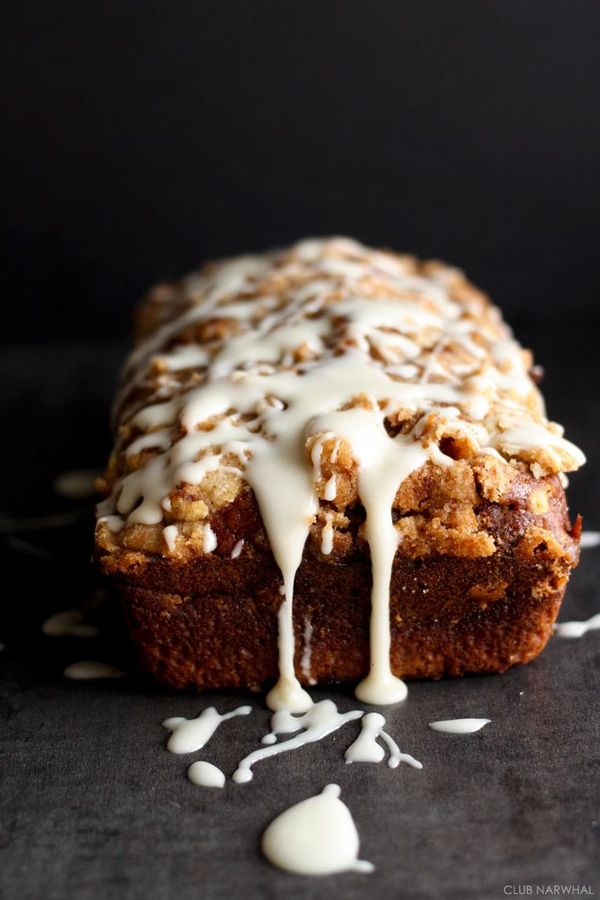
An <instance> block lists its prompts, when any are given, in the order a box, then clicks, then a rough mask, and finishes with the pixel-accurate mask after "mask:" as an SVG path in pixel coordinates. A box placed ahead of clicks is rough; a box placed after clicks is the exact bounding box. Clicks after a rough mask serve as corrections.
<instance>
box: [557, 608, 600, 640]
mask: <svg viewBox="0 0 600 900" xmlns="http://www.w3.org/2000/svg"><path fill="white" fill-rule="evenodd" d="M599 628H600V613H596V615H595V616H592V617H591V619H587V621H585V622H556V624H555V625H554V634H556V635H557V636H558V637H562V638H580V637H583V635H584V634H587V633H588V631H596V630H598V629H599Z"/></svg>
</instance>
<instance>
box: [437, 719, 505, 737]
mask: <svg viewBox="0 0 600 900" xmlns="http://www.w3.org/2000/svg"><path fill="white" fill-rule="evenodd" d="M491 721H492V720H491V719H440V720H439V721H438V722H430V723H429V727H430V728H431V729H432V730H433V731H444V732H446V733H447V734H473V733H474V732H476V731H481V729H482V728H483V727H484V726H485V725H489V723H490V722H491Z"/></svg>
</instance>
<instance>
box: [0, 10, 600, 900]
mask: <svg viewBox="0 0 600 900" xmlns="http://www.w3.org/2000/svg"><path fill="white" fill-rule="evenodd" d="M0 34H1V36H2V37H1V40H2V42H3V45H4V46H3V54H2V60H3V86H4V108H3V111H2V113H1V116H0V129H1V131H2V136H3V141H2V151H1V157H0V181H1V182H2V184H3V192H4V196H3V198H2V210H3V216H2V218H3V223H2V226H3V229H4V230H5V234H4V236H3V240H2V249H3V252H4V254H5V258H4V260H3V261H2V268H1V270H0V271H1V272H2V288H3V305H2V318H1V320H0V321H1V322H2V328H1V329H0V342H1V343H3V344H4V346H3V347H2V352H0V385H1V387H0V422H1V423H2V427H3V434H2V440H1V441H0V472H2V473H3V478H2V479H1V480H0V571H1V572H2V586H3V588H2V602H0V723H1V726H2V727H1V728H0V754H3V758H5V759H6V760H7V765H6V766H3V767H2V771H1V772H0V898H1V900H30V898H31V900H39V898H40V897H44V898H45V900H99V898H101V900H138V898H140V900H141V898H143V900H172V898H173V897H177V898H179V900H198V898H199V897H202V898H207V900H208V898H210V900H231V898H238V897H248V898H252V900H254V898H261V900H262V898H267V897H268V898H271V900H287V898H289V897H293V898H294V900H316V898H321V897H327V898H335V900H338V898H339V900H364V897H366V896H368V897H370V898H373V900H375V898H377V900H379V898H381V900H391V898H393V900H434V898H435V900H438V898H440V897H443V898H444V900H498V898H502V897H504V896H506V892H505V891H504V886H505V885H509V886H510V885H514V886H519V885H521V886H523V885H542V886H544V885H554V884H560V885H566V886H568V885H576V886H580V887H581V886H587V885H590V890H593V891H594V892H595V894H596V895H598V894H599V893H600V871H599V868H598V859H599V854H598V850H597V848H598V835H599V834H600V824H599V821H600V820H599V818H598V808H599V804H598V800H599V797H598V786H599V780H598V771H599V768H598V767H599V765H600V759H599V754H598V746H600V733H599V728H598V725H599V721H598V715H597V712H596V710H597V698H598V691H599V689H600V642H599V638H600V634H599V633H598V632H596V633H595V634H590V635H588V636H587V637H585V638H582V639H581V640H580V641H560V640H559V639H553V640H552V641H551V642H550V645H549V647H548V648H547V649H546V651H545V652H544V654H542V656H541V657H540V658H539V659H538V660H537V661H536V662H535V663H533V664H532V665H530V666H526V667H521V668H516V669H513V670H511V671H510V672H507V673H506V674H505V675H503V676H501V677H498V678H496V677H493V678H472V679H463V680H461V681H460V682H448V681H446V682H441V683H438V684H431V683H414V684H412V685H411V687H410V694H409V699H408V700H407V701H406V703H404V704H400V705H399V706H397V707H394V708H391V709H389V710H386V716H387V717H388V729H389V731H390V733H392V734H393V735H394V736H395V737H396V738H398V740H399V741H400V743H401V744H402V749H403V750H406V751H407V752H412V753H414V754H415V755H416V756H417V757H418V758H420V759H422V760H423V762H424V765H425V768H424V770H423V772H422V773H417V772H414V771H412V770H408V769H406V767H400V769H398V770H396V772H390V770H388V769H386V768H385V767H383V766H373V767H370V766H366V767H363V768H361V767H359V766H357V767H356V770H355V771H354V769H355V767H349V768H346V767H344V766H343V764H342V763H341V759H342V753H343V750H344V749H345V747H346V746H347V742H346V736H345V735H343V734H340V735H339V736H333V737H332V738H331V739H329V742H325V741H324V742H323V743H322V744H319V745H318V746H313V747H312V748H306V750H304V751H299V752H298V754H297V755H296V756H295V757H294V758H293V759H292V758H291V757H290V758H289V759H287V760H283V759H282V761H281V764H280V765H279V766H278V765H277V764H276V762H275V761H273V766H272V768H271V770H270V771H266V769H265V770H263V771H257V775H256V780H255V785H254V787H252V786H245V787H243V788H237V787H235V786H233V785H231V784H229V785H228V786H227V787H226V789H225V796H224V797H223V796H222V795H221V794H220V792H203V791H201V790H200V789H198V788H192V786H191V785H190V784H189V783H188V782H187V781H186V778H185V769H186V763H187V762H188V761H187V760H186V761H182V760H180V759H179V760H178V758H177V757H171V756H170V755H169V754H167V753H166V752H164V749H163V747H164V740H165V733H164V730H163V729H162V728H161V727H160V722H161V721H162V720H163V719H164V718H166V717H167V716H171V715H179V714H181V715H185V716H187V717H192V716H195V715H197V714H198V712H199V709H200V708H201V707H202V706H207V705H209V704H210V703H216V704H217V706H218V708H219V709H223V708H231V707H233V706H234V705H237V704H238V703H239V702H241V701H240V698H239V697H238V696H235V697H234V696H232V695H217V694H209V695H208V696H206V695H205V696H204V697H203V698H201V699H199V698H197V697H196V696H194V695H185V694H183V695H182V694H178V695H175V694H174V693H172V692H168V691H166V690H162V689H160V688H159V687H156V686H153V685H150V684H148V683H146V682H144V681H142V680H140V677H139V675H136V674H135V673H134V672H132V671H131V662H132V651H131V649H130V648H129V647H128V646H127V644H126V642H125V638H124V635H123V634H122V632H121V631H120V629H119V626H118V624H117V623H116V622H115V621H114V618H113V615H114V611H113V610H112V608H111V607H110V605H108V606H104V607H100V608H99V609H98V610H96V611H95V612H94V611H92V612H91V613H90V615H92V616H94V615H96V616H98V624H99V625H100V626H101V633H100V637H99V638H97V639H93V640H91V641H90V640H88V641H86V640H83V639H78V638H69V637H67V638H47V637H45V636H44V635H43V634H42V632H41V628H40V626H41V623H42V622H43V621H44V619H45V618H46V617H47V616H48V615H49V614H51V613H53V612H56V611H57V610H59V609H67V608H70V607H79V606H81V605H86V604H87V603H89V601H90V598H91V597H93V596H94V593H95V589H96V588H97V582H96V580H95V576H94V575H93V570H92V567H91V565H90V553H91V545H92V532H93V511H92V501H91V500H83V501H74V500H68V499H66V498H61V497H58V496H57V495H56V493H55V492H54V491H53V487H52V485H53V480H54V478H55V476H56V475H57V474H58V473H60V472H63V471H65V470H69V469H76V468H83V467H85V468H87V467H92V468H100V467H102V466H103V464H104V462H105V459H106V454H107V452H108V446H109V443H110V435H109V431H108V427H107V421H108V407H109V404H110V398H111V396H112V395H113V391H114V382H115V378H116V372H117V369H118V366H119V362H120V360H121V359H122V357H123V354H124V352H125V350H126V346H127V340H128V335H129V333H130V315H131V307H132V304H133V303H134V301H135V300H136V298H137V297H138V296H139V294H140V293H141V292H142V291H143V290H144V289H145V287H146V286H147V285H148V284H149V283H150V282H152V281H154V280H156V279H158V278H164V277H176V276H178V275H179V274H181V273H183V272H185V271H186V270H189V269H191V268H193V267H194V266H196V265H197V264H198V263H199V262H200V261H201V260H202V259H203V258H204V257H206V256H210V255H219V254H226V253H237V252H240V251H242V250H245V249H249V250H261V249H263V248H265V247H267V246H269V245H273V244H284V243H285V242H288V241H291V240H294V239H296V238H297V237H301V236H304V235H306V234H319V233H320V234H327V233H335V232H338V233H340V232H341V233H347V234H350V235H353V236H356V237H358V238H359V239H362V240H363V241H365V242H367V243H373V244H379V243H380V244H387V245H390V246H394V247H397V248H401V249H411V250H414V251H415V252H417V253H419V254H421V255H424V256H427V255H439V256H443V257H446V258H447V259H448V260H449V261H451V262H453V263H457V264H459V265H461V266H462V267H464V268H465V269H466V270H467V272H468V273H469V274H470V275H471V276H472V277H473V279H474V280H475V281H477V282H478V283H480V284H481V285H482V286H484V287H486V288H487V289H488V290H489V291H490V293H491V294H492V296H493V297H494V299H495V300H496V301H497V302H498V303H499V304H500V305H501V306H502V307H503V309H504V310H505V312H506V314H507V318H508V319H509V320H510V322H511V323H512V324H513V325H514V326H515V327H516V331H517V335H518V336H519V337H520V338H521V339H522V341H523V342H524V343H525V344H527V345H530V346H533V347H534V348H535V351H536V356H537V358H538V360H539V361H540V362H541V363H542V364H543V365H544V367H545V369H546V378H545V382H544V386H543V387H544V393H545V396H546V398H547V400H548V408H549V412H550V414H551V416H552V417H553V418H555V419H557V420H558V421H560V422H562V423H563V424H564V425H565V426H566V433H567V436H568V437H570V438H571V439H572V440H574V441H575V442H576V443H578V444H580V445H581V447H582V448H583V449H584V451H585V452H586V454H587V455H588V465H587V466H586V467H585V468H584V469H583V471H582V472H581V473H577V474H576V475H574V476H573V477H572V484H571V487H570V489H569V500H570V505H571V509H572V512H573V513H577V512H581V513H583V516H584V527H585V528H586V529H588V530H591V529H600V483H599V481H598V478H597V477H596V473H597V472H598V467H599V466H600V447H599V445H598V422H599V421H600V366H599V356H600V353H599V351H600V312H599V310H598V305H597V303H596V294H597V284H598V280H599V279H598V274H597V265H598V238H599V236H600V235H599V231H600V225H599V215H598V214H599V209H600V179H599V178H598V160H600V116H599V115H598V106H599V104H598V101H599V99H600V77H599V76H600V52H599V48H600V3H597V2H592V0H571V2H567V0H543V2H542V0H540V2H532V0H483V2H471V0H457V2H454V0H389V2H384V0H370V2H369V0H364V2H361V3H357V2H353V0H345V2H326V0H320V2H314V0H310V2H309V0H294V2H290V0H280V2H271V0H269V2H261V0H240V2H235V3H234V2H223V0H212V2H207V0H205V2H200V0H195V2H192V0H182V2H177V0H171V2H163V3H157V2H151V0H139V2H134V0H121V2H113V0H99V2H92V0H70V2H66V0H52V2H41V0H40V2H37V3H35V2H33V0H20V2H11V4H10V5H6V4H5V6H4V12H3V14H2V22H0ZM8 345H10V346H8ZM57 513H58V514H59V515H61V516H66V517H67V519H68V521H69V523H70V524H69V525H68V527H62V528H57V527H54V528H50V527H47V526H46V525H44V521H46V522H48V520H44V519H43V518H42V521H41V522H40V517H44V516H48V515H50V516H53V515H56V514H57ZM53 521H54V520H53ZM599 562H600V548H597V549H596V550H586V551H584V552H583V555H582V561H581V564H580V566H579V568H578V569H577V570H576V572H575V573H574V576H573V579H572V582H571V585H570V587H569V591H568V594H567V598H566V601H565V607H564V609H563V610H562V611H561V618H563V619H579V618H587V617H589V616H591V615H592V614H593V613H596V612H597V611H598V609H599V600H598V597H599V595H600V567H599V565H598V563H599ZM78 659H102V660H111V661H114V662H116V663H118V664H119V665H123V666H124V667H125V668H126V669H128V670H129V671H130V674H129V676H128V678H126V679H124V680H123V681H122V682H118V683H115V682H109V683H102V682H87V683H73V682H69V681H68V680H67V679H65V678H64V677H63V674H62V673H63V670H64V668H65V666H66V665H68V664H69V663H72V662H74V661H76V660H78ZM327 695H328V696H332V697H334V698H335V699H336V701H337V702H339V703H340V704H341V708H344V709H346V708H348V707H349V706H353V705H354V701H353V700H352V699H351V698H350V695H349V693H348V691H343V690H341V691H331V692H329V691H328V694H327ZM252 702H253V705H254V706H255V714H253V716H251V717H249V718H248V720H240V722H242V725H241V727H240V730H239V731H237V732H236V731H235V730H233V731H232V730H229V731H226V730H225V728H224V729H223V731H222V733H221V732H218V734H217V736H216V738H215V740H214V742H211V744H210V748H209V749H210V755H209V757H208V758H210V759H212V760H214V761H215V762H216V763H218V764H219V765H222V766H223V767H224V768H225V769H226V770H227V772H231V771H232V770H233V768H234V767H235V764H236V762H237V760H238V759H239V758H240V757H241V756H242V755H243V753H245V752H247V750H248V749H249V748H250V747H253V746H255V743H256V739H257V734H259V733H260V732H261V730H262V728H263V726H264V730H266V719H267V714H266V711H265V710H262V709H261V708H260V703H259V701H257V700H254V701H252ZM463 715H475V716H486V717H489V718H491V719H492V723H491V724H490V726H488V728H486V729H484V730H483V731H482V732H481V733H479V734H477V735H472V736H470V737H466V738H460V737H458V738H453V737H452V736H451V735H436V734H434V732H432V731H431V730H430V729H428V728H427V722H429V721H432V720H433V719H438V718H449V717H454V716H463ZM259 719H260V720H259ZM350 769H351V770H352V771H350ZM328 781H339V783H340V784H341V786H342V796H343V798H344V800H345V801H346V802H347V803H348V805H349V807H350V809H351V810H352V813H353V815H354V817H355V819H356V822H357V825H358V828H359V833H360V835H361V842H362V847H361V855H363V856H364V857H365V858H366V859H370V860H372V861H373V862H374V863H375V864H376V866H377V871H376V872H375V873H374V875H373V876H369V877H368V878H365V876H360V875H343V876H340V877H335V878H331V879H325V880H322V879H320V880H318V881H316V882H315V881H312V880H300V879H297V878H293V877H292V876H287V875H285V874H284V873H280V872H277V871H275V870H274V869H273V868H271V867H270V866H269V865H268V864H267V863H266V862H265V861H264V860H263V859H262V857H261V855H260V852H259V849H258V848H259V839H260V834H261V832H262V830H263V828H264V827H265V825H266V824H267V823H268V822H269V821H270V820H271V819H272V817H273V816H274V815H275V814H276V813H278V812H280V811H281V810H283V809H284V808H286V807H287V806H289V805H290V804H291V803H294V802H297V801H298V800H301V799H304V798H306V797H307V796H309V795H310V794H312V793H315V792H316V791H317V790H319V789H320V788H321V787H323V785H324V784H325V783H327V782H328ZM215 794H219V796H216V795H215ZM2 804H4V805H3V806H2ZM515 891H516V888H515Z"/></svg>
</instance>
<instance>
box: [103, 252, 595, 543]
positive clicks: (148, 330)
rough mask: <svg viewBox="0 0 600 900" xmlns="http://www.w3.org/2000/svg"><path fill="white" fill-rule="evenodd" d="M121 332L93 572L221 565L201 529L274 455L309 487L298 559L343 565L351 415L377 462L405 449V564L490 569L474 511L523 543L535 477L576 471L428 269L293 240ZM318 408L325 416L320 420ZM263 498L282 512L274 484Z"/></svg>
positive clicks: (503, 359)
mask: <svg viewBox="0 0 600 900" xmlns="http://www.w3.org/2000/svg"><path fill="white" fill-rule="evenodd" d="M137 324H138V336H139V340H138V344H137V346H136V348H135V350H134V352H133V353H132V355H131V357H130V359H129V361H128V363H127V365H126V367H125V371H124V376H123V383H122V389H121V392H120V396H119V398H118V400H117V404H116V420H117V423H118V433H117V440H116V444H115V449H114V451H113V454H112V456H111V459H110V462H109V466H108V470H107V472H106V474H105V476H104V477H103V479H101V488H102V490H103V492H104V493H105V495H106V500H105V501H104V502H103V503H102V504H101V505H100V509H99V519H98V526H97V543H98V547H99V549H100V550H101V551H102V552H105V553H106V552H108V553H112V552H114V553H119V552H122V551H134V552H138V553H141V554H158V555H164V556H175V557H178V558H182V559H185V558H190V557H193V556H196V555H198V554H199V553H206V552H216V553H220V552H223V549H224V548H223V547H221V548H220V547H219V535H218V529H216V530H215V528H213V525H214V524H215V517H216V516H218V513H219V511H221V510H222V509H223V508H225V507H226V506H228V505H229V504H231V503H233V502H234V501H235V500H236V498H238V497H239V496H240V494H241V493H242V492H245V491H248V490H250V489H251V488H252V487H253V486H254V483H253V482H252V478H251V477H250V480H249V472H250V469H251V466H252V463H251V461H252V460H254V462H255V463H256V462H257V460H259V457H260V454H261V453H263V451H264V450H265V448H267V449H268V448H269V445H270V444H273V442H280V443H281V446H282V447H283V448H284V449H283V450H282V452H285V453H288V454H294V453H296V452H297V453H298V457H299V465H303V466H305V469H306V473H307V477H310V478H311V479H312V484H313V489H314V495H315V501H316V502H315V504H314V507H313V508H311V510H310V511H309V513H307V514H308V515H310V516H311V522H312V525H311V529H310V543H311V544H312V545H313V546H314V547H315V548H317V551H318V552H321V553H322V554H323V555H325V556H327V555H329V554H330V553H334V554H336V555H338V556H344V555H345V554H346V553H350V552H352V551H353V549H354V546H355V544H356V542H357V541H360V540H361V539H362V529H363V521H362V520H361V515H360V506H361V501H360V496H359V494H360V475H361V471H362V468H361V467H364V465H365V458H366V457H365V458H362V459H361V453H360V452H358V450H357V441H353V440H351V439H350V437H349V435H348V433H346V432H347V431H348V429H347V428H346V427H345V426H344V421H345V420H344V419H341V420H340V422H341V427H340V429H339V431H338V430H337V429H336V428H335V427H334V426H335V422H337V420H336V419H335V415H336V414H338V413H340V414H342V413H343V412H347V411H349V410H353V411H354V413H353V416H352V422H353V425H352V427H353V429H354V431H353V434H358V435H359V436H360V433H361V427H360V423H361V418H360V414H361V411H364V414H365V416H368V417H371V419H374V420H380V421H381V424H382V426H383V427H384V428H385V430H386V431H387V434H388V435H389V437H390V438H393V439H394V446H396V445H398V446H402V447H406V448H407V452H412V451H411V448H414V447H416V446H418V447H419V448H422V451H423V458H422V460H420V464H419V465H418V466H417V467H416V468H414V467H413V468H412V469H410V471H409V470H407V471H406V473H405V476H401V477H399V482H398V486H397V492H396V496H395V499H394V500H393V502H392V515H393V519H394V523H395V528H396V530H397V533H398V538H399V541H400V543H401V546H402V548H403V552H405V553H407V554H408V555H411V556H425V555H429V554H432V553H433V554H436V553H437V554H450V555H456V556H463V557H482V556H488V555H491V554H492V553H494V552H495V551H496V550H497V549H498V547H499V546H500V544H499V541H501V539H500V538H499V537H498V535H497V534H496V533H495V531H494V527H493V523H490V521H489V506H490V504H510V503H516V504H518V505H520V506H522V507H523V508H524V509H526V510H527V511H528V513H529V514H530V515H531V517H533V518H532V520H531V521H532V523H533V524H531V525H529V526H528V527H537V528H542V529H544V526H545V524H546V523H545V516H546V514H547V513H548V511H549V503H548V498H549V496H550V494H551V493H552V490H553V484H554V483H555V481H556V479H555V478H553V477H551V476H556V475H557V474H558V473H563V472H568V471H571V470H574V469H576V468H578V467H579V466H580V465H581V464H582V463H583V461H584V458H583V455H582V454H581V452H580V451H579V450H578V449H577V448H576V447H575V446H574V445H572V444H571V443H569V442H568V441H566V440H565V439H564V438H563V437H562V429H561V428H560V426H559V425H557V424H555V423H551V422H548V420H547V419H546V418H545V414H544V405H543V400H542V398H541V395H540V393H539V391H538V390H537V387H536V385H535V383H534V381H533V380H532V378H531V377H530V372H531V369H532V362H533V361H532V358H531V354H530V353H529V351H526V350H523V349H522V348H521V347H520V346H519V345H518V344H517V343H516V342H515V341H514V339H513V338H512V335H511V332H510V330H509V329H508V328H507V326H506V325H505V324H504V322H503V321H502V318H501V316H500V314H499V312H498V310H497V309H496V308H495V307H494V306H493V305H492V304H491V303H490V302H489V300H488V299H487V297H486V296H485V295H484V294H482V293H481V292H480V291H479V290H477V289H476V288H475V287H474V286H473V285H471V284H470V283H469V282H468V280H467V279H466V278H465V276H464V275H463V274H462V272H460V271H459V270H457V269H455V268H451V267H449V266H447V265H444V264H443V263H439V262H420V261H418V260H417V259H415V258H414V257H411V256H405V255H399V254H395V253H391V252H388V251H379V250H370V249H368V248H366V247H363V246H362V245H360V244H358V243H356V242H354V241H351V240H348V239H345V238H334V239H330V240H309V241H303V242H301V243H299V244H296V245H294V246H293V247H291V248H289V249H286V250H281V251H276V252H272V253H268V254H265V255H261V256H251V257H239V258H236V259H233V260H230V261H224V262H219V263H213V264H209V265H207V266H205V267H204V268H203V269H202V270H201V271H200V272H199V273H197V274H193V275H191V276H189V277H188V278H186V279H184V280H183V281H181V282H179V283H176V284H173V285H159V286H158V287H156V288H154V289H153V290H152V291H151V293H150V294H149V296H148V298H147V299H146V301H145V302H144V304H143V306H142V307H141V310H140V313H139V316H138V323H137ZM304 386H306V390H305V391H304V392H303V387H304ZM332 386H333V387H332ZM321 391H322V392H323V395H327V396H328V397H331V398H332V403H333V406H332V407H331V408H323V409H322V408H320V407H319V405H318V400H319V394H320V393H321ZM305 395H310V400H311V403H310V405H308V406H307V407H306V408H307V418H306V422H300V425H298V422H299V421H300V420H298V419H297V418H294V417H295V416H296V410H297V409H299V408H300V407H302V405H303V404H306V397H305ZM323 402H324V403H325V402H326V401H325V400H324V401H323ZM329 414H333V417H332V416H331V415H329ZM328 416H329V417H328ZM287 420H290V421H292V420H293V423H294V428H295V429H296V431H295V432H294V434H297V435H298V443H299V445H298V446H297V447H296V448H294V447H290V446H287V445H286V430H285V427H283V426H284V424H285V422H286V421H287ZM365 421H367V420H366V419H365ZM332 422H334V426H332V425H331V423H332ZM356 429H358V431H357V430H356ZM290 433H291V432H290ZM367 451H368V447H367V448H366V450H364V451H361V452H362V453H363V457H364V454H365V452H367ZM280 494H281V501H280V502H281V503H282V504H285V502H286V485H285V484H281V485H280ZM259 499H260V498H259ZM362 518H364V517H362ZM229 543H231V541H230V542H229ZM538 544H539V541H538ZM230 552H231V551H230V548H229V545H228V546H227V553H228V554H229V555H230Z"/></svg>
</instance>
